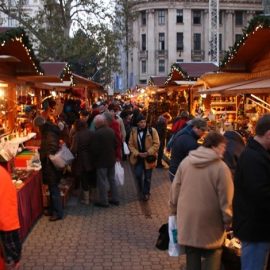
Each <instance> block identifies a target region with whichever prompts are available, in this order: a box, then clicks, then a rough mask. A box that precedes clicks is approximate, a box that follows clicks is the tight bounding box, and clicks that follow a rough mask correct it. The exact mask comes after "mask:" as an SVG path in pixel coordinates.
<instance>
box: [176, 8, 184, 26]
mask: <svg viewBox="0 0 270 270" xmlns="http://www.w3.org/2000/svg"><path fill="white" fill-rule="evenodd" d="M183 19H184V18H183V9H177V10H176V23H183V21H184V20H183Z"/></svg>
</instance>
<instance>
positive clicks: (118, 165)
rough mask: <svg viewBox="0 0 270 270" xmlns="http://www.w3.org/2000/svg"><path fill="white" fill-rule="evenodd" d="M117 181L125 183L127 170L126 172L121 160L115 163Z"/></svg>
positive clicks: (118, 183)
mask: <svg viewBox="0 0 270 270" xmlns="http://www.w3.org/2000/svg"><path fill="white" fill-rule="evenodd" d="M115 181H116V184H117V185H119V186H123V185H124V181H125V172H124V168H123V167H122V165H121V163H120V162H119V161H116V163H115Z"/></svg>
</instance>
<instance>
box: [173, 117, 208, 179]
mask: <svg viewBox="0 0 270 270" xmlns="http://www.w3.org/2000/svg"><path fill="white" fill-rule="evenodd" d="M206 129H207V123H206V121H205V120H204V119H202V118H194V119H192V121H191V123H190V124H189V125H187V126H186V127H185V128H184V129H182V130H180V131H179V133H177V134H176V135H175V138H174V140H173V143H172V151H171V152H172V153H171V159H170V167H169V177H170V180H171V181H173V178H174V175H175V173H176V171H177V168H178V166H179V164H180V163H181V161H182V160H183V159H184V158H185V157H187V155H188V153H189V151H191V150H195V149H197V147H198V146H199V144H198V142H197V141H198V140H199V139H200V138H201V137H202V136H203V135H204V133H205V131H206Z"/></svg>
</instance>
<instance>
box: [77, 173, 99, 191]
mask: <svg viewBox="0 0 270 270" xmlns="http://www.w3.org/2000/svg"><path fill="white" fill-rule="evenodd" d="M80 178H81V185H82V189H83V191H89V190H90V189H91V188H93V187H95V186H96V171H95V170H92V171H83V172H82V174H81V176H80Z"/></svg>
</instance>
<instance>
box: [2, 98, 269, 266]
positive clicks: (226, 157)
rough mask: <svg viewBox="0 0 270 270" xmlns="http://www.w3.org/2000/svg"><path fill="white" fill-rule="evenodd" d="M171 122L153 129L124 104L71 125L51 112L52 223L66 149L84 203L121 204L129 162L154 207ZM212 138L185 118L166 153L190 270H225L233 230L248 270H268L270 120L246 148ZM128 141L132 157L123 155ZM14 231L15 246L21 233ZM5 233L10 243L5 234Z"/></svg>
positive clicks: (47, 137) (43, 126)
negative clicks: (61, 153)
mask: <svg viewBox="0 0 270 270" xmlns="http://www.w3.org/2000/svg"><path fill="white" fill-rule="evenodd" d="M170 121H171V119H170V117H169V116H168V115H167V114H166V113H164V114H162V115H160V117H159V118H158V121H157V123H155V125H154V126H149V125H148V123H147V121H146V116H145V115H144V114H143V113H142V112H141V110H140V109H139V108H133V107H132V106H131V105H127V106H125V107H121V106H120V104H119V103H118V102H111V103H110V104H108V103H106V102H105V103H100V104H98V105H96V106H93V108H92V111H86V110H81V111H80V112H79V113H78V116H77V119H76V120H75V121H73V122H72V123H69V124H68V122H69V121H66V120H65V116H64V115H61V117H60V118H58V119H53V117H52V116H51V115H50V113H48V111H47V112H46V114H43V115H39V116H37V117H36V118H35V119H34V125H35V126H36V127H37V128H38V130H39V132H40V135H41V146H40V150H39V151H40V159H41V164H42V175H43V182H44V183H45V184H48V187H49V191H50V209H49V212H48V214H49V215H50V218H49V220H50V221H57V220H60V219H62V218H63V216H64V213H63V208H62V204H61V198H60V190H59V187H58V184H59V182H60V179H61V177H62V171H60V170H58V169H56V168H55V167H54V165H53V164H52V162H51V160H50V158H49V155H53V154H55V153H56V152H57V151H58V150H59V148H60V147H61V144H62V143H64V142H65V143H66V144H67V145H68V147H70V149H71V151H72V153H73V154H74V156H75V160H74V162H73V172H72V173H73V176H74V177H75V179H77V185H78V187H81V190H82V195H81V203H83V204H85V205H89V204H90V202H93V205H94V206H96V207H103V208H108V207H109V206H110V205H114V206H119V205H120V203H121V202H120V198H119V192H118V186H117V183H116V179H115V164H116V162H117V161H122V160H123V159H125V158H126V159H128V160H129V161H130V164H131V165H132V167H133V169H134V170H133V171H134V177H135V179H136V182H137V184H138V190H139V194H140V198H141V199H142V200H143V201H144V202H147V201H148V200H149V199H150V195H151V178H152V172H153V169H154V168H156V167H158V168H162V167H163V164H162V160H163V153H164V148H165V143H166V139H167V134H166V133H167V124H168V123H169V122H170ZM207 131H208V126H207V121H206V120H205V119H202V118H193V119H190V116H189V115H188V113H187V112H181V114H180V115H179V118H177V119H176V120H174V122H173V128H172V138H171V140H170V145H169V147H167V148H168V150H170V152H171V157H170V164H169V178H170V180H171V189H170V194H169V211H170V215H176V216H177V226H178V242H179V244H181V245H182V246H184V247H185V251H186V255H187V270H197V269H198V270H199V269H201V258H202V257H203V258H205V260H204V261H205V265H206V269H207V270H219V269H220V267H221V254H222V246H223V244H224V240H225V236H226V234H225V231H226V229H231V228H233V231H234V234H235V236H236V237H238V238H239V239H240V240H241V243H242V255H241V263H242V270H251V269H256V270H263V269H264V267H265V264H266V259H267V256H268V254H269V250H270V235H269V233H268V231H269V226H270V219H269V216H270V207H269V205H270V182H269V179H270V166H269V165H270V115H264V116H263V117H262V118H260V119H259V121H258V122H257V126H256V134H255V136H254V137H253V138H252V137H251V138H249V139H248V141H247V144H246V145H245V141H244V140H243V138H242V136H241V135H240V133H239V132H237V131H235V130H227V131H226V132H225V133H224V134H223V135H222V134H221V133H219V132H217V131H211V132H207ZM203 137H204V138H203ZM124 142H126V143H127V144H128V147H129V150H130V154H129V155H128V156H125V155H124V153H123V143H124ZM1 173H2V172H1ZM95 188H97V195H98V196H97V197H96V196H94V195H93V193H94V189H95ZM0 218H1V215H0ZM2 218H3V217H2ZM15 223H16V222H15ZM15 223H14V224H15ZM0 224H1V223H0ZM15 225H16V226H13V227H12V230H14V239H16V237H15V234H16V231H17V230H18V228H19V225H18V224H17V223H16V224H15ZM0 233H1V237H2V238H3V235H5V228H0ZM2 241H3V240H2ZM16 245H17V251H16V252H17V253H16V254H17V257H16V256H14V258H11V259H12V260H11V261H12V263H15V264H16V263H17V262H18V261H19V258H20V244H19V242H18V243H16ZM5 252H9V251H8V250H7V251H6V250H5ZM12 256H13V255H12Z"/></svg>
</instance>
